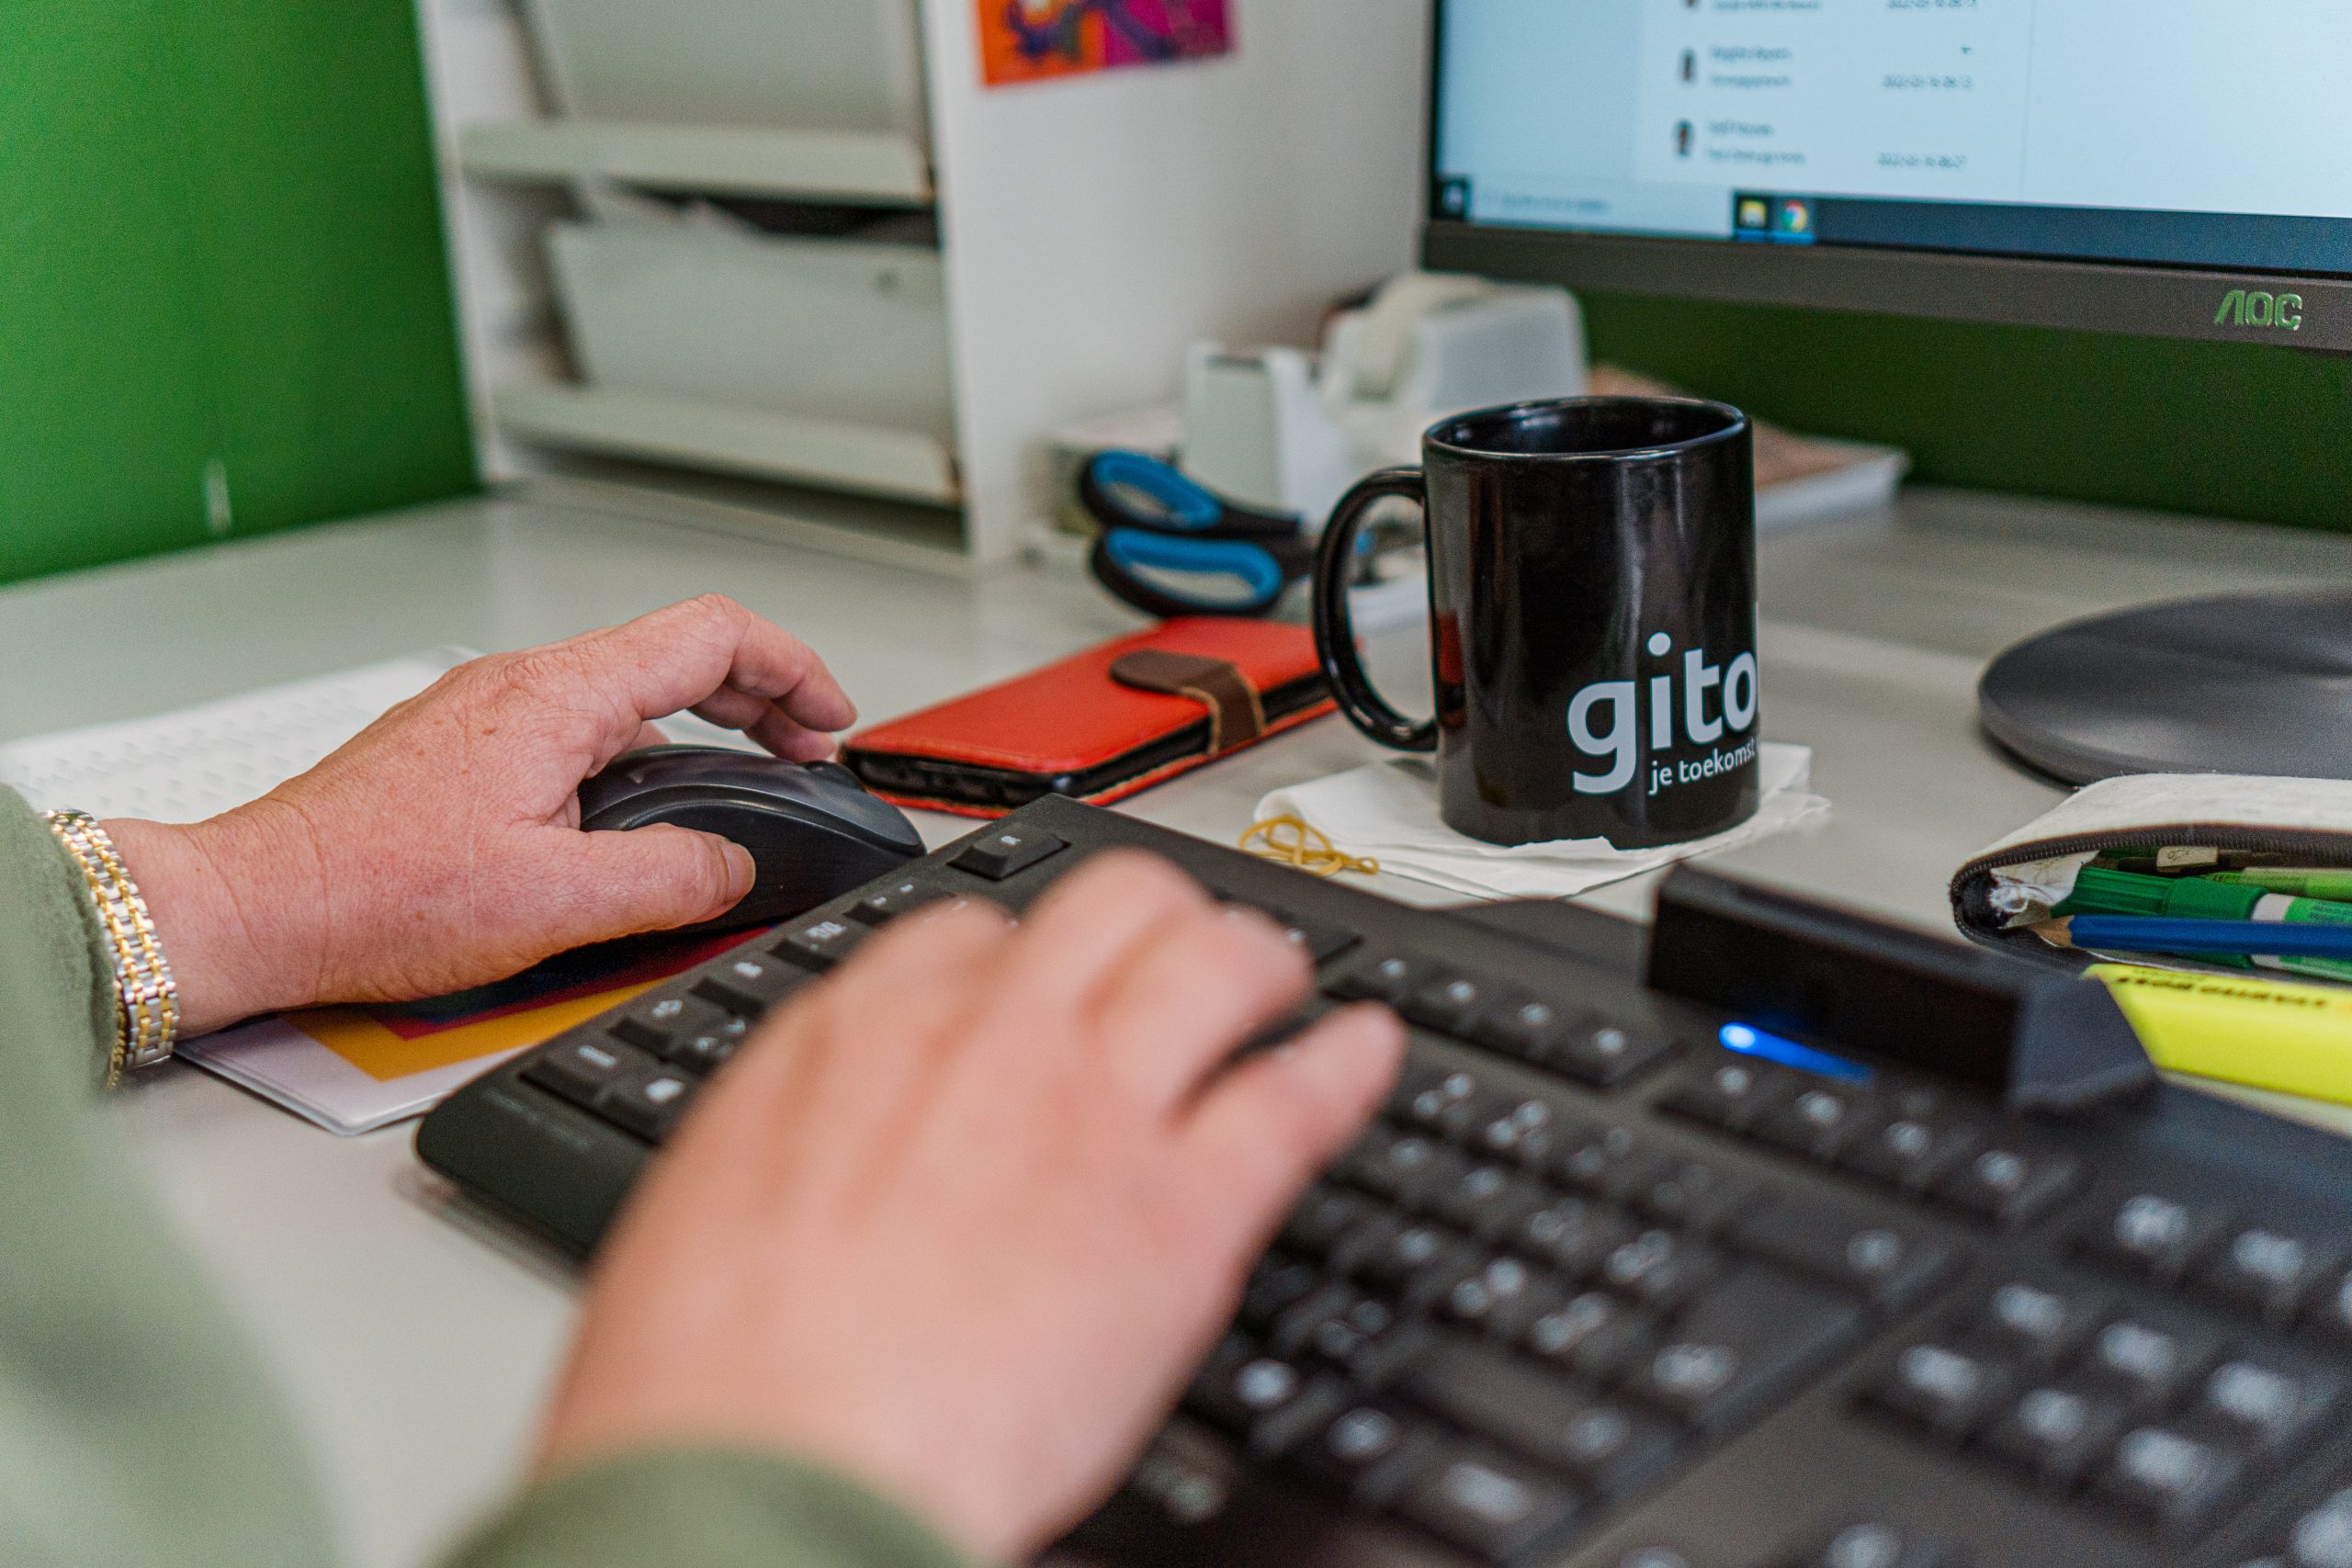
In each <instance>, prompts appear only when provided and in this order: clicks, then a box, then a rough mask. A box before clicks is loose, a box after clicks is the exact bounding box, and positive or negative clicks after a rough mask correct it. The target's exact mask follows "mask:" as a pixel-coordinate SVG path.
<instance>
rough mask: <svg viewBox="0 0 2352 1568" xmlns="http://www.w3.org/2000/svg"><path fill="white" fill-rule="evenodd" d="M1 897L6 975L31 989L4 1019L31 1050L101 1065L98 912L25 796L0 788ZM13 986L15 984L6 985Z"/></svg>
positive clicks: (81, 1064) (103, 962)
mask: <svg viewBox="0 0 2352 1568" xmlns="http://www.w3.org/2000/svg"><path fill="white" fill-rule="evenodd" d="M0 901H5V905H6V907H8V908H11V909H12V911H18V913H16V915H15V918H14V919H11V920H10V921H9V925H10V927H11V930H10V931H9V932H8V935H9V937H10V938H12V939H13V941H12V942H10V947H11V949H12V951H11V952H10V953H9V954H8V956H9V957H10V958H11V959H13V960H15V962H14V963H13V964H11V970H12V973H11V974H10V975H9V976H6V979H7V980H10V981H14V982H16V983H17V984H20V985H28V986H30V987H34V988H35V989H37V991H38V993H39V994H38V995H37V996H14V997H11V998H9V999H10V1000H11V1001H12V1002H14V1003H15V1006H14V1007H13V1008H12V1010H10V1012H9V1013H8V1014H7V1018H8V1021H9V1023H10V1025H11V1026H12V1028H13V1029H14V1031H15V1032H17V1036H18V1038H19V1039H23V1040H26V1041H27V1042H28V1044H29V1045H30V1046H31V1048H32V1049H35V1050H47V1051H51V1052H57V1053H62V1054H63V1057H62V1059H63V1060H64V1062H65V1064H66V1066H69V1067H70V1068H72V1069H74V1070H76V1071H87V1072H89V1073H90V1074H91V1075H92V1079H93V1081H95V1080H96V1076H97V1075H98V1074H101V1073H103V1072H104V1070H105V1068H106V1060H107V1054H108V1053H109V1051H111V1049H112V1048H113V1045H114V1007H115V1002H114V971H113V968H112V967H111V959H110V957H109V955H108V954H107V949H106V942H105V938H104V936H103V934H102V933H101V931H99V928H98V913H97V910H96V908H95V907H93V906H92V904H91V902H90V898H89V894H88V892H87V890H86V888H85V884H84V883H83V881H82V874H81V872H80V871H79V870H78V869H77V868H76V867H75V866H74V861H73V857H72V856H70V855H68V854H67V853H66V852H65V851H64V849H63V847H62V846H61V845H60V844H59V843H58V841H57V839H56V837H55V835H53V834H51V832H50V830H49V824H48V823H46V822H44V821H42V820H41V818H40V816H39V815H38V814H37V813H35V812H34V810H33V809H32V807H28V806H27V805H26V804H25V802H24V798H23V796H21V795H17V793H16V792H15V791H14V790H10V789H5V788H0ZM10 988H11V989H13V988H14V987H10Z"/></svg>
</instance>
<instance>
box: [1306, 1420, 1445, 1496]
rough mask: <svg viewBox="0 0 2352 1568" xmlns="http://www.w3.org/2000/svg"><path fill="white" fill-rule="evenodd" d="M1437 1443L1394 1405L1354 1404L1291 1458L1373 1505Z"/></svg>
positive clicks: (1427, 1430)
mask: <svg viewBox="0 0 2352 1568" xmlns="http://www.w3.org/2000/svg"><path fill="white" fill-rule="evenodd" d="M1436 1445H1437V1437H1436V1434H1435V1433H1433V1432H1432V1431H1431V1430H1430V1427H1429V1426H1428V1424H1427V1423H1425V1422H1421V1421H1417V1420H1415V1419H1413V1418H1412V1417H1411V1416H1408V1415H1407V1414H1405V1413H1404V1412H1403V1411H1402V1410H1400V1409H1398V1408H1397V1407H1396V1406H1394V1405H1388V1404H1356V1405H1351V1406H1350V1407H1349V1408H1348V1409H1346V1410H1343V1411H1341V1412H1340V1414H1339V1415H1338V1416H1334V1417H1333V1418H1332V1420H1331V1423H1330V1425H1329V1426H1327V1427H1324V1428H1323V1430H1321V1431H1320V1432H1317V1433H1316V1434H1314V1435H1313V1436H1312V1437H1310V1438H1307V1440H1306V1442H1304V1443H1302V1444H1300V1445H1299V1446H1298V1448H1297V1449H1295V1450H1293V1454H1292V1458H1293V1459H1294V1460H1295V1461H1296V1462H1297V1463H1298V1464H1299V1465H1300V1467H1301V1468H1303V1469H1305V1470H1306V1472H1307V1473H1308V1474H1310V1475H1313V1476H1316V1477H1317V1478H1318V1479H1320V1480H1322V1481H1323V1482H1325V1483H1328V1484H1329V1485H1332V1486H1334V1487H1336V1488H1338V1489H1339V1490H1340V1491H1341V1492H1343V1493H1345V1494H1347V1495H1350V1496H1351V1497H1353V1498H1355V1499H1356V1500H1357V1501H1358V1502H1361V1503H1365V1504H1369V1505H1371V1506H1375V1507H1377V1506H1380V1505H1382V1504H1384V1503H1385V1502H1387V1501H1388V1500H1389V1499H1390V1498H1392V1497H1393V1496H1395V1495H1396V1493H1397V1488H1398V1487H1399V1486H1400V1485H1402V1483H1404V1481H1405V1480H1406V1479H1407V1477H1408V1475H1409V1474H1410V1473H1411V1472H1414V1471H1416V1470H1419V1469H1420V1468H1421V1466H1422V1461H1425V1460H1426V1459H1427V1458H1428V1457H1429V1456H1430V1454H1431V1453H1432V1452H1433V1451H1434V1450H1435V1448H1436Z"/></svg>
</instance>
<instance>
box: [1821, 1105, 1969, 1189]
mask: <svg viewBox="0 0 2352 1568" xmlns="http://www.w3.org/2000/svg"><path fill="white" fill-rule="evenodd" d="M1984 1141H1985V1134H1984V1132H1983V1130H1982V1129H1980V1128H1979V1127H1978V1126H1977V1125H1976V1124H1975V1123H1974V1122H1968V1121H1965V1120H1958V1119H1951V1118H1939V1117H1937V1116H1936V1115H1935V1114H1933V1113H1932V1112H1928V1113H1925V1114H1914V1113H1912V1112H1910V1111H1903V1110H1893V1111H1883V1112H1881V1113H1880V1114H1879V1115H1877V1116H1876V1117H1873V1118H1871V1120H1870V1122H1868V1123H1867V1124H1865V1125H1864V1126H1862V1127H1861V1128H1860V1129H1859V1130H1858V1132H1857V1134H1856V1135H1855V1137H1854V1139H1853V1141H1852V1142H1850V1143H1849V1144H1848V1145H1846V1146H1845V1148H1844V1149H1843V1150H1842V1151H1841V1152H1840V1153H1839V1154H1838V1167H1839V1168H1841V1169H1845V1170H1849V1171H1852V1172H1853V1173H1854V1174H1855V1175H1857V1176H1863V1177H1868V1178H1869V1179H1871V1180H1872V1181H1882V1182H1884V1183H1885V1184H1886V1185H1888V1186H1890V1187H1899V1188H1901V1189H1902V1190H1905V1192H1925V1191H1926V1190H1928V1188H1930V1187H1932V1186H1934V1185H1935V1184H1936V1183H1937V1182H1939V1181H1940V1180H1942V1179H1944V1177H1945V1176H1947V1175H1949V1174H1950V1173H1951V1170H1952V1168H1954V1167H1956V1166H1958V1165H1959V1164H1961V1162H1962V1161H1963V1160H1965V1159H1967V1158H1968V1157H1969V1156H1971V1155H1973V1154H1974V1153H1975V1152H1976V1151H1977V1148H1978V1147H1979V1145H1982V1144H1983V1143H1984Z"/></svg>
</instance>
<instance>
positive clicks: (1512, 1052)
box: [1471, 991, 1580, 1062]
mask: <svg viewBox="0 0 2352 1568" xmlns="http://www.w3.org/2000/svg"><path fill="white" fill-rule="evenodd" d="M1579 1021H1580V1020H1578V1019H1577V1018H1575V1017H1573V1016H1572V1015H1571V1014H1569V1013H1567V1012H1564V1011H1562V1010H1561V1009H1560V1007H1559V1006H1558V1004H1556V1003H1555V1002H1551V1001H1546V1000H1544V999H1542V998H1536V997H1531V996H1527V995H1525V994H1523V993H1521V992H1515V991H1514V992H1509V993H1506V994H1503V995H1501V996H1499V997H1497V998H1493V1000H1492V1002H1491V1004H1490V1005H1489V1006H1488V1007H1487V1009H1485V1010H1483V1011H1482V1012H1480V1013H1479V1015H1478V1016H1477V1018H1476V1019H1475V1020H1473V1021H1472V1024H1471V1038H1472V1039H1473V1040H1475V1041H1476V1042H1477V1043H1479V1044H1481V1045H1484V1046H1485V1047H1486V1048H1487V1050H1489V1051H1499V1052H1501V1053H1502V1054H1503V1055H1506V1056H1516V1057H1518V1058H1519V1059H1520V1060H1521V1061H1522V1062H1542V1061H1544V1059H1545V1058H1546V1057H1547V1056H1548V1055H1550V1053H1551V1052H1552V1050H1553V1049H1554V1048H1555V1046H1556V1045H1557V1044H1558V1043H1559V1041H1560V1040H1561V1038H1562V1037H1563V1036H1564V1035H1565V1034H1566V1032H1567V1031H1568V1029H1569V1027H1570V1026H1571V1025H1572V1024H1574V1023H1577V1022H1579Z"/></svg>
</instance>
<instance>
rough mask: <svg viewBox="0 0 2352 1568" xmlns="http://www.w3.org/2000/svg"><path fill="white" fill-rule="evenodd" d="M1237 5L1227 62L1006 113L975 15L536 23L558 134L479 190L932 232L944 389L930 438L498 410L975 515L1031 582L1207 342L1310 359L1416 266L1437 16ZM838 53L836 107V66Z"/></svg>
mask: <svg viewBox="0 0 2352 1568" xmlns="http://www.w3.org/2000/svg"><path fill="white" fill-rule="evenodd" d="M1235 6H1236V11H1237V17H1236V21H1237V28H1238V36H1239V39H1240V45H1239V49H1238V52H1237V53H1236V54H1234V55H1233V56H1231V57H1228V58H1225V59H1218V60H1211V61H1204V62H1192V63H1187V64H1181V65H1173V66H1169V67H1163V68H1148V69H1135V70H1126V71H1117V72H1111V73H1103V74H1101V75H1096V76H1090V77H1083V78H1074V79H1069V80H1065V81H1060V82H1055V83H1049V84H1042V85H1031V86H1024V87H1015V88H1008V89H1003V90H997V91H990V90H987V89H985V88H984V87H983V86H982V84H981V80H980V65H979V47H978V17H977V10H978V7H977V6H976V5H975V4H974V0H526V14H527V15H528V17H530V19H531V20H532V21H533V23H534V24H535V28H534V30H535V34H536V39H535V41H536V45H537V48H536V53H537V72H538V76H539V81H540V85H541V86H542V88H543V90H544V92H543V96H544V98H545V99H546V100H547V101H548V102H549V103H550V104H551V105H552V107H553V108H554V109H555V111H556V112H555V113H554V114H552V115H550V116H546V117H543V118H538V119H536V120H526V121H517V120H515V119H512V118H507V119H504V120H500V121H494V122H487V123H480V124H472V125H465V126H462V127H461V128H459V130H458V132H457V133H456V134H455V135H454V136H453V137H452V138H451V141H452V142H453V144H454V147H455V150H456V158H457V160H458V164H459V166H460V168H461V169H462V171H463V172H464V174H465V175H466V176H467V177H468V178H469V179H470V180H473V181H476V182H493V183H500V184H512V183H513V182H526V183H529V184H533V185H538V186H553V187H558V188H560V189H565V190H569V191H571V192H572V193H573V195H574V196H575V197H576V198H577V202H578V205H580V206H582V207H583V208H586V209H592V210H594V209H599V208H609V207H611V206H614V205H625V204H616V203H614V202H612V201H609V200H607V199H605V198H607V197H611V196H612V195H613V194H614V193H616V192H628V191H638V192H653V193H658V194H660V195H661V196H662V197H672V198H674V197H694V196H704V197H739V198H740V197H748V198H755V199H758V200H776V201H790V202H810V203H822V204H828V205H832V206H836V207H863V208H870V209H877V210H882V209H898V210H901V211H906V212H910V213H918V212H923V211H929V212H931V213H933V214H934V215H935V219H936V231H937V235H938V252H937V255H938V265H939V267H940V270H941V285H942V296H943V298H942V306H943V311H944V319H943V322H942V330H943V333H944V342H943V343H942V344H941V345H940V346H941V350H942V353H943V354H944V362H945V366H946V371H947V376H948V384H947V397H946V404H945V417H944V419H943V420H942V421H940V422H939V423H937V424H935V425H927V424H926V423H924V422H915V423H906V422H897V423H882V422H876V421H873V420H869V419H864V418H842V417H839V416H838V415H837V414H834V413H832V412H830V411H828V410H825V409H824V408H823V407H822V406H821V404H815V405H812V404H809V403H808V402H807V401H805V400H802V401H797V402H794V403H793V404H792V405H791V406H764V407H763V406H760V405H759V404H758V403H756V402H755V401H752V400H747V399H745V398H744V397H742V396H740V395H733V394H729V395H719V394H718V393H716V392H712V391H705V390H702V389H695V388H693V387H689V386H685V385H680V384H676V383H675V382H671V383H668V384H664V385H660V386H653V385H644V384H638V385H628V386H621V385H609V384H600V383H599V382H598V381H597V380H596V379H595V378H594V376H593V375H591V376H590V377H589V378H587V379H585V380H584V381H582V383H580V384H572V385H565V384H553V385H551V384H548V383H547V382H546V380H545V379H544V378H537V379H534V380H526V381H523V382H519V383H515V384H510V385H506V386H503V387H498V388H495V389H492V391H491V392H490V393H489V394H488V396H487V398H486V401H487V403H488V407H489V412H490V415H491V418H492V420H493V421H494V423H495V425H496V428H497V429H498V430H499V431H500V432H501V433H502V434H506V435H509V436H513V437H516V438H520V439H522V440H525V441H527V442H531V443H536V444H543V445H547V446H554V447H557V448H560V449H562V450H566V451H571V452H575V453H581V452H585V453H599V454H605V455H608V456H611V457H616V458H628V459H637V460H652V461H655V462H658V463H664V464H672V465H677V466H678V467H679V468H681V469H682V470H698V471H702V472H706V473H711V474H724V475H733V476H740V477H748V478H754V479H762V480H772V481H777V482H781V483H788V484H793V485H801V486H806V485H812V484H813V485H819V486H825V487H831V488H835V489H838V490H842V491H849V492H854V493H857V494H861V495H865V496H868V497H884V498H889V499H891V500H894V501H897V502H904V503H909V504H910V505H911V506H913V507H915V508H916V509H918V510H920V509H922V508H937V509H953V511H954V513H956V515H959V516H960V518H961V521H962V526H961V538H962V541H963V550H964V556H965V558H966V560H967V563H968V564H970V565H973V566H976V567H988V566H992V565H995V564H998V563H1001V562H1003V561H1006V560H1008V559H1011V558H1014V557H1016V556H1018V555H1019V554H1020V553H1021V552H1022V550H1023V548H1024V547H1025V546H1027V545H1028V544H1029V543H1030V542H1031V541H1032V540H1033V539H1034V537H1035V532H1036V529H1037V527H1038V525H1040V524H1041V523H1042V522H1043V521H1044V519H1046V517H1047V516H1048V515H1049V514H1050V513H1051V511H1052V507H1053V498H1052V496H1051V494H1050V481H1049V477H1048V476H1049V474H1050V472H1051V465H1050V463H1049V461H1048V456H1047V445H1048V437H1049V436H1050V435H1051V434H1052V433H1053V432H1055V431H1056V430H1057V429H1060V428H1062V427H1065V426H1067V425H1069V424H1071V423H1078V422H1082V421H1085V420H1089V419H1092V418H1096V417H1099V416H1101V415H1103V414H1105V413H1110V412H1118V411H1121V410H1125V409H1129V408H1135V407H1138V406H1145V405H1149V404H1154V403H1160V402H1165V401H1168V400H1171V398H1172V397H1173V395H1174V392H1175V390H1176V387H1177V382H1178V380H1179V378H1180V376H1181V373H1182V362H1183V355H1184V352H1185V350H1186V348H1187V347H1188V346H1189V345H1190V344H1192V343H1193V342H1194V341H1196V340H1199V339H1203V338H1213V339H1219V340H1222V341H1226V342H1229V343H1237V344H1257V343H1270V342H1297V343H1305V342H1312V341H1313V340H1314V336H1315V333H1316V327H1317V321H1318V319H1319V317H1320V314H1321V312H1322V310H1324V309H1325V307H1326V306H1327V305H1328V304H1329V302H1330V301H1331V300H1332V299H1335V298H1337V297H1339V296H1340V295H1341V294H1344V293H1346V292H1349V291H1351V290H1354V289H1359V288H1365V287H1368V286H1370V285H1372V284H1374V283H1375V282H1377V281H1379V280H1380V279H1381V278H1383V277H1385V276H1388V275H1390V274H1392V273H1394V272H1397V271H1398V270H1401V269H1402V268H1404V267H1405V266H1407V265H1409V264H1410V260H1411V247H1412V236H1413V230H1414V224H1415V220H1416V217H1417V214H1418V206H1419V158H1420V153H1419V138H1420V134H1421V109H1420V104H1421V98H1422V96H1423V95H1422V86H1421V82H1420V73H1421V71H1422V68H1423V67H1422V60H1423V54H1424V50H1425V48H1426V41H1425V39H1426V33H1427V8H1426V3H1425V0H1387V3H1384V4H1381V5H1377V6H1363V4H1362V0H1235ZM794 17H798V18H799V19H800V20H799V24H798V25H799V26H800V27H802V28H804V33H802V34H794V33H791V32H790V31H789V29H788V27H787V24H789V23H790V22H791V19H792V18H794ZM844 38H847V39H852V40H853V42H854V49H853V53H854V54H855V55H856V57H857V58H858V60H859V61H861V62H863V63H861V64H859V65H858V66H857V67H856V68H855V69H854V70H853V71H851V72H849V73H847V77H846V78H843V79H842V80H835V79H834V74H836V73H828V72H827V71H824V70H820V69H819V68H818V66H817V64H816V63H815V62H816V55H817V52H818V51H816V49H815V43H816V42H817V41H818V40H820V39H830V40H832V42H831V44H829V45H827V47H833V46H835V45H838V44H839V41H840V40H841V39H844ZM780 39H784V40H786V41H789V40H791V39H802V41H808V42H809V43H810V45H811V47H810V48H797V47H796V48H783V47H778V43H779V40H780ZM869 46H872V47H869ZM877 62H878V63H877ZM820 243H821V242H820ZM575 335H577V334H576V333H575ZM573 348H574V354H573V358H574V360H575V362H577V361H579V360H580V359H581V358H582V355H580V353H579V348H580V344H579V343H577V342H575V343H574V344H573ZM832 368H833V369H835V370H837V371H838V372H839V373H841V374H843V375H854V374H855V372H856V371H857V369H858V366H857V364H856V363H855V362H854V358H853V359H852V360H851V362H849V363H845V364H842V365H839V366H835V367H832ZM842 401H843V402H844V403H854V402H855V401H856V400H855V399H854V398H846V397H845V398H843V399H842Z"/></svg>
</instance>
